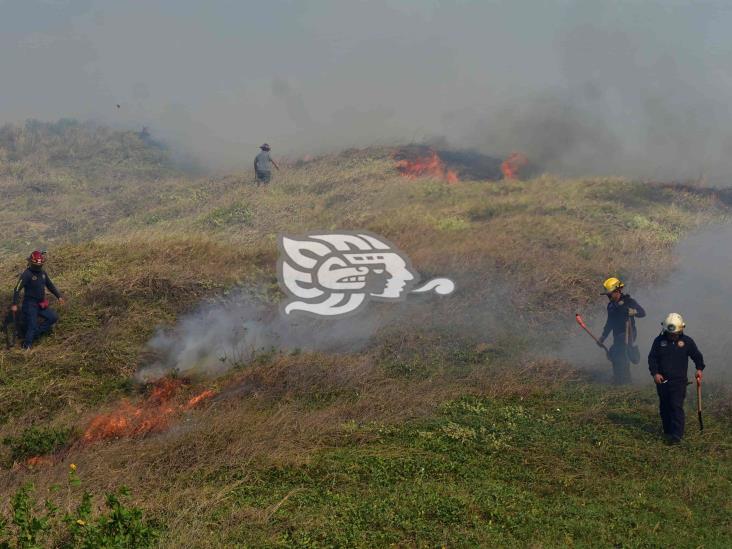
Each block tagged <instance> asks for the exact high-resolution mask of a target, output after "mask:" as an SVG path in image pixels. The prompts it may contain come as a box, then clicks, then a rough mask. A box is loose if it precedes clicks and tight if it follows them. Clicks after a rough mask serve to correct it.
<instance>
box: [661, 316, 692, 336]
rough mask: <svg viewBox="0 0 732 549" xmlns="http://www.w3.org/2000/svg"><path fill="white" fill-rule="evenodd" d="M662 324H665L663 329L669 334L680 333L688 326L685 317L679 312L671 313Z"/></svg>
mask: <svg viewBox="0 0 732 549" xmlns="http://www.w3.org/2000/svg"><path fill="white" fill-rule="evenodd" d="M661 326H663V331H664V332H667V333H669V334H680V333H681V332H683V331H684V328H686V324H684V319H683V318H681V315H680V314H679V313H670V314H669V315H668V316H667V317H666V320H664V321H663V322H661Z"/></svg>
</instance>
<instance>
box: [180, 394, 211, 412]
mask: <svg viewBox="0 0 732 549" xmlns="http://www.w3.org/2000/svg"><path fill="white" fill-rule="evenodd" d="M215 394H216V393H214V392H213V391H212V390H211V389H206V390H205V391H204V392H202V393H200V394H198V395H196V396H194V397H193V398H192V399H190V400H189V401H188V403H187V404H186V405H185V409H186V410H189V409H190V408H194V407H195V406H197V405H198V404H200V403H201V402H203V401H204V400H206V399H209V398H211V397H212V396H214V395H215Z"/></svg>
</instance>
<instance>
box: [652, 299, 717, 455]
mask: <svg viewBox="0 0 732 549" xmlns="http://www.w3.org/2000/svg"><path fill="white" fill-rule="evenodd" d="M661 326H662V327H663V331H662V332H661V334H660V335H659V336H658V337H656V339H654V340H653V345H652V346H651V352H650V353H649V354H648V369H649V370H650V372H651V375H652V376H653V381H655V382H656V391H657V392H658V399H659V404H660V406H659V409H660V412H661V423H662V424H663V433H664V434H665V435H666V437H667V439H668V441H669V442H670V443H672V444H676V443H678V442H681V439H682V438H683V436H684V422H685V417H684V399H685V398H686V385H687V380H686V376H687V372H688V368H689V359H691V360H692V361H694V365H695V366H696V380H697V382H698V383H701V379H702V370H704V357H703V356H702V354H701V352H700V351H699V348H698V347H697V346H696V343H695V342H694V340H693V339H691V338H690V337H689V336H688V335H686V334H685V333H684V329H685V328H686V324H685V323H684V319H683V318H682V317H681V315H680V314H679V313H670V314H669V315H668V316H667V317H666V318H665V319H664V320H663V322H661Z"/></svg>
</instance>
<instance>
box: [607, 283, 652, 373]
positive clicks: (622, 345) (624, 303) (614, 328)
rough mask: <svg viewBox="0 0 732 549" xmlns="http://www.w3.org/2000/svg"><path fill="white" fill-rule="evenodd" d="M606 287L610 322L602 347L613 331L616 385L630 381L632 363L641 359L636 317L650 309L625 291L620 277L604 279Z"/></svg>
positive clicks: (642, 315)
mask: <svg viewBox="0 0 732 549" xmlns="http://www.w3.org/2000/svg"><path fill="white" fill-rule="evenodd" d="M603 287H604V288H605V291H604V292H602V295H606V296H607V298H608V301H609V302H608V304H607V321H606V322H605V327H604V328H603V330H602V335H601V336H600V340H599V342H598V345H600V346H602V345H603V343H604V341H605V339H606V338H607V336H609V335H610V332H612V334H613V344H612V346H611V347H610V351H609V356H610V360H611V361H612V363H613V382H614V383H615V384H616V385H621V384H625V383H630V362H631V360H632V361H633V362H635V363H636V364H637V363H638V361H639V358H640V357H639V356H638V355H637V350H638V349H637V347H635V345H634V342H635V338H636V337H637V335H638V330H637V328H636V326H635V319H636V318H643V317H644V316H646V311H645V310H644V309H643V307H641V306H640V304H639V303H638V302H637V301H636V300H635V299H633V298H632V297H630V295H629V294H625V293H623V288H625V284H623V282H622V281H621V280H620V279H619V278H617V277H610V278H608V279H607V280H605V282H603Z"/></svg>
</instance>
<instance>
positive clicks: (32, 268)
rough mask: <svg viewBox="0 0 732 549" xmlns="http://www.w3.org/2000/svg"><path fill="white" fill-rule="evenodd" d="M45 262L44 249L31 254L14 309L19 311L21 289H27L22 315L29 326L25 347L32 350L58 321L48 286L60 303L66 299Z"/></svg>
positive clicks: (15, 298)
mask: <svg viewBox="0 0 732 549" xmlns="http://www.w3.org/2000/svg"><path fill="white" fill-rule="evenodd" d="M45 262H46V254H45V253H44V252H41V251H39V250H35V251H33V252H32V253H31V254H30V256H28V268H27V269H26V270H25V271H23V273H22V274H21V275H20V277H19V279H18V283H17V284H16V285H15V291H14V292H13V304H12V307H11V308H12V310H13V311H17V310H18V300H19V298H20V292H21V290H22V291H23V304H22V306H21V318H22V319H23V323H24V324H25V327H26V329H25V339H24V341H23V348H24V349H30V348H31V347H32V345H33V342H34V341H35V340H36V339H37V338H38V337H39V336H40V335H42V334H46V333H48V332H50V331H51V328H52V327H53V325H54V324H55V323H56V322H57V321H58V315H57V314H56V312H55V311H54V310H53V309H50V308H49V307H48V300H47V299H46V288H48V290H49V291H50V292H51V293H52V294H53V295H55V296H56V299H58V300H59V303H63V302H64V298H63V296H62V295H61V293H60V292H59V291H58V290H57V289H56V286H55V285H54V284H53V282H51V279H50V278H49V276H48V274H47V273H46V272H45V271H44V270H43V264H44V263H45ZM39 318H40V319H42V320H43V322H42V323H39Z"/></svg>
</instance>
